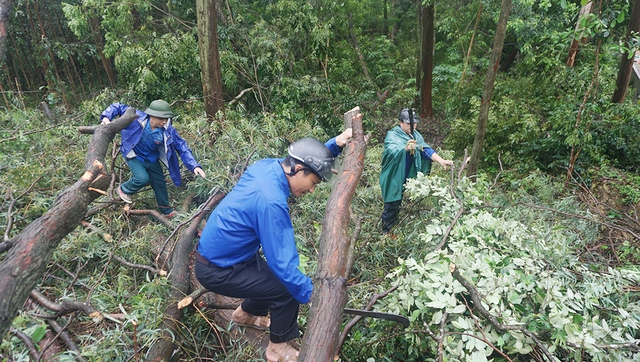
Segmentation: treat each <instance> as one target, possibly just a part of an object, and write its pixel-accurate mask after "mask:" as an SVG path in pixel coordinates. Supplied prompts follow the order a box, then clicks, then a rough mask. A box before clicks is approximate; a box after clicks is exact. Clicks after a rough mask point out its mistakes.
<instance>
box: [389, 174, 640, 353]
mask: <svg viewBox="0 0 640 362" xmlns="http://www.w3.org/2000/svg"><path fill="white" fill-rule="evenodd" d="M461 181H462V182H461V183H459V184H458V185H457V187H456V195H457V197H458V198H460V199H461V201H462V203H463V205H464V207H465V210H466V212H465V214H464V216H462V217H461V218H460V219H459V220H457V221H456V222H455V226H454V228H453V230H452V231H451V234H450V235H449V239H448V241H447V248H446V249H441V250H438V251H432V252H426V253H424V254H422V255H416V254H414V255H412V256H411V257H408V258H402V259H400V260H399V262H400V266H399V267H398V268H397V269H396V270H395V271H394V272H393V273H390V274H389V275H388V277H389V278H390V279H391V280H396V282H394V284H395V285H398V290H397V291H396V292H395V293H394V295H393V296H391V297H390V298H387V299H386V300H385V301H384V302H382V303H381V304H382V305H384V306H385V309H386V310H389V311H391V312H395V313H402V314H406V315H411V320H412V325H413V326H415V327H414V329H415V331H413V332H410V333H407V334H406V335H405V337H404V338H405V339H406V340H407V341H408V342H409V343H410V344H411V347H410V348H409V349H408V351H409V355H410V356H414V357H415V358H417V357H418V356H429V355H432V353H433V352H432V351H435V350H436V345H435V340H434V338H436V337H438V336H440V333H442V332H444V333H445V337H444V345H443V346H444V353H445V359H447V360H451V361H469V360H474V361H487V360H489V358H490V357H489V356H492V354H493V353H494V349H499V350H501V351H502V352H504V353H506V354H507V355H510V356H514V355H524V354H529V353H531V352H532V351H533V350H534V349H536V346H535V344H534V343H533V341H532V340H531V339H530V338H528V337H527V336H526V335H524V334H522V333H520V332H517V331H516V330H502V331H501V330H499V329H496V326H495V325H491V324H490V323H489V322H488V321H487V320H486V319H479V316H480V312H479V310H478V308H477V307H474V306H473V304H472V303H471V302H470V297H469V293H468V291H467V290H466V289H465V287H464V286H463V285H462V284H460V282H458V281H457V280H456V279H455V278H454V277H453V275H452V274H451V271H450V268H454V267H455V268H456V269H457V270H458V272H459V273H460V274H461V275H462V276H463V277H464V278H465V279H466V280H467V281H469V282H470V283H471V284H472V285H473V286H474V287H475V288H476V290H477V291H478V294H479V295H480V296H482V303H483V305H482V307H483V308H485V309H486V310H487V311H489V312H490V313H491V314H492V315H494V316H496V318H497V320H498V322H499V323H501V324H504V325H512V326H518V327H524V328H527V329H528V330H530V331H532V332H534V333H535V334H536V335H537V336H538V338H539V339H540V340H541V341H542V342H543V345H544V346H545V348H547V349H548V350H549V351H550V352H551V353H553V354H554V355H556V356H557V357H558V358H560V359H569V360H581V358H582V357H581V356H582V355H583V354H587V355H589V356H590V360H593V361H609V360H611V359H624V358H634V356H635V354H634V352H631V351H624V350H617V349H609V348H608V347H607V346H609V345H612V344H625V343H629V342H632V341H633V340H634V335H635V330H637V328H638V326H640V309H638V307H637V303H636V301H637V295H635V293H633V292H632V291H631V289H630V288H629V287H630V286H632V285H634V284H635V283H637V282H638V280H640V273H639V272H638V271H637V270H635V269H631V270H624V269H620V270H616V269H611V268H609V269H608V270H604V271H597V272H596V271H594V270H593V269H591V268H590V267H589V265H585V264H584V263H581V262H579V261H578V258H577V255H575V254H574V253H573V252H571V249H569V246H570V245H573V246H575V245H578V244H581V243H585V242H588V241H589V240H590V238H592V237H593V235H595V234H596V233H595V232H594V231H595V230H594V229H595V226H594V225H593V224H591V225H589V224H588V223H585V222H580V223H562V224H558V223H557V222H556V221H555V217H553V215H552V214H549V213H546V212H544V211H542V212H539V211H534V212H532V211H531V210H530V209H529V210H527V209H526V207H517V206H513V205H512V206H511V207H510V208H508V209H504V210H505V211H507V212H501V211H500V210H502V208H496V209H487V208H483V209H482V208H480V206H482V205H483V199H482V198H483V197H486V185H484V184H483V183H479V184H477V185H475V186H473V185H471V184H467V183H465V181H464V180H461ZM407 187H408V190H409V192H410V193H411V195H412V196H413V197H418V196H421V197H431V198H434V199H437V201H436V202H437V203H438V208H439V210H440V212H441V216H440V218H438V219H432V220H430V221H429V222H428V223H426V225H425V228H424V231H423V232H422V233H421V234H420V241H421V242H422V243H424V244H426V245H435V244H437V242H438V241H439V240H440V238H441V237H442V235H443V232H444V229H445V227H446V225H448V224H449V223H451V222H452V220H453V215H454V214H455V212H456V211H457V209H458V206H456V205H457V204H458V202H457V201H456V200H454V199H453V198H452V197H451V195H450V191H449V187H448V181H447V180H446V179H441V178H439V177H426V178H419V179H417V180H415V181H412V182H411V183H410V184H408V185H407ZM554 207H555V208H557V209H558V210H571V211H572V212H575V210H579V207H577V205H576V203H575V201H572V200H571V199H557V200H556V202H555V203H554ZM518 209H519V210H520V211H519V212H517V210H518ZM590 229H591V230H590ZM430 249H431V248H430ZM442 323H443V324H442ZM442 325H443V326H444V329H443V330H440V328H441V327H440V326H442ZM420 326H424V327H426V328H428V329H429V330H430V332H426V333H425V332H424V331H420ZM488 343H491V345H489V344H488ZM491 346H493V347H491ZM538 352H540V351H539V350H538ZM492 357H493V356H492ZM635 358H637V356H635Z"/></svg>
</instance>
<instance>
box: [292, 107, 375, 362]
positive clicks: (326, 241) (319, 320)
mask: <svg viewBox="0 0 640 362" xmlns="http://www.w3.org/2000/svg"><path fill="white" fill-rule="evenodd" d="M352 128H353V138H352V139H351V141H349V143H348V145H347V147H346V150H345V158H344V163H343V165H342V168H341V170H340V171H339V173H338V175H339V178H338V181H337V183H336V185H335V186H334V187H333V190H332V191H331V195H330V196H329V200H328V201H327V209H326V211H325V215H324V220H323V222H322V234H321V235H320V245H321V247H320V256H319V259H318V271H317V273H316V276H315V278H314V286H313V289H314V290H313V294H312V296H311V308H310V311H309V317H308V323H307V330H306V331H305V333H304V337H303V339H302V349H301V350H300V357H299V358H298V361H305V362H309V361H333V358H334V356H335V355H336V353H337V346H338V339H339V335H340V326H341V325H342V311H343V309H344V306H345V305H346V303H347V284H346V281H347V279H346V278H347V270H346V267H347V262H348V257H349V240H350V238H349V236H348V227H349V221H350V219H351V218H350V205H351V200H352V199H353V195H354V193H355V190H356V186H357V185H358V180H360V176H361V175H362V169H363V167H364V156H365V151H366V148H367V144H366V141H365V138H364V133H363V129H362V118H356V119H353V122H352Z"/></svg>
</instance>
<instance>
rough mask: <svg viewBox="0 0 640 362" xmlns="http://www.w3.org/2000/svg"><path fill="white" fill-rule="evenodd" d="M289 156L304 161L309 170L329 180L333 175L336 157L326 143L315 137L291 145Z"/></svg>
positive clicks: (323, 179)
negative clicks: (332, 169) (332, 170)
mask: <svg viewBox="0 0 640 362" xmlns="http://www.w3.org/2000/svg"><path fill="white" fill-rule="evenodd" d="M289 156H291V158H293V159H295V160H298V161H300V162H302V163H303V164H304V165H305V166H306V167H307V168H308V169H309V170H311V171H312V172H313V173H315V174H316V175H318V176H319V177H320V179H322V181H327V180H328V179H330V178H331V176H332V175H333V174H332V172H331V168H332V167H333V162H334V161H335V158H334V157H333V154H332V153H331V151H329V149H328V148H327V146H325V145H324V143H322V142H320V141H318V140H317V139H315V138H303V139H300V140H297V141H295V142H293V143H292V144H290V145H289Z"/></svg>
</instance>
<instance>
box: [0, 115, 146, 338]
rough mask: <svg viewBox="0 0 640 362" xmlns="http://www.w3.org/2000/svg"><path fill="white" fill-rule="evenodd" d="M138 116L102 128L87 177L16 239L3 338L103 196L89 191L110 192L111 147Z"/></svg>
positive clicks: (1, 273)
mask: <svg viewBox="0 0 640 362" xmlns="http://www.w3.org/2000/svg"><path fill="white" fill-rule="evenodd" d="M135 116H136V114H135V110H134V109H133V108H130V109H129V110H127V111H126V112H125V114H124V115H123V116H122V117H120V118H118V119H117V120H116V121H114V122H112V123H110V124H108V125H103V126H98V127H97V128H96V129H95V130H94V134H93V137H92V138H91V141H90V142H89V147H88V151H87V157H86V159H85V170H86V171H85V172H84V174H83V175H82V176H81V177H80V179H78V181H76V183H74V184H73V185H71V186H69V187H67V188H66V189H64V190H62V192H60V194H59V196H58V197H57V198H56V200H55V201H54V203H53V206H52V207H51V208H50V209H49V210H48V211H47V212H46V213H45V214H44V215H42V216H41V217H39V218H38V219H36V220H34V221H33V222H31V223H30V224H29V225H27V227H25V228H24V229H23V230H22V231H21V232H20V233H19V234H18V235H16V236H15V237H14V238H13V240H14V244H13V246H12V247H11V248H10V249H9V250H8V252H7V254H6V256H5V258H4V260H2V262H1V263H0V338H3V337H4V336H5V334H6V333H7V332H8V331H9V327H10V326H11V322H12V321H13V319H14V318H15V317H16V316H17V314H18V311H19V309H20V307H21V306H22V305H23V303H24V301H25V300H26V299H27V298H28V297H29V294H30V293H31V291H32V290H33V289H34V287H35V286H36V284H37V283H38V282H40V278H41V276H42V274H43V273H44V272H45V270H46V267H47V264H48V262H49V260H50V259H51V256H52V255H53V252H54V250H55V248H56V247H57V246H58V244H59V243H60V241H61V240H62V238H64V237H65V236H66V235H67V234H69V233H70V232H71V231H73V230H74V229H75V228H76V226H78V224H79V223H80V221H81V220H82V219H83V218H84V215H85V213H86V211H87V206H88V205H89V203H91V202H92V201H93V200H95V199H96V198H98V197H100V196H101V195H100V193H97V192H94V191H90V190H89V188H94V189H101V190H106V189H107V187H108V180H107V178H106V177H105V174H104V167H103V165H104V155H105V153H106V150H107V147H108V146H109V144H110V143H111V141H112V140H113V137H114V136H115V135H116V134H117V133H118V132H120V131H121V130H122V129H124V128H125V127H126V126H128V125H129V124H130V123H131V122H132V121H133V119H134V118H135Z"/></svg>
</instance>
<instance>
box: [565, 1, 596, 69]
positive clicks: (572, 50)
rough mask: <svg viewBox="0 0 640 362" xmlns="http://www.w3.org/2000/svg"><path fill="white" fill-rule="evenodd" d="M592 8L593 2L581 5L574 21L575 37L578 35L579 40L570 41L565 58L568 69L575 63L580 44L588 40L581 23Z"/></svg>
mask: <svg viewBox="0 0 640 362" xmlns="http://www.w3.org/2000/svg"><path fill="white" fill-rule="evenodd" d="M592 7H593V1H589V2H588V3H586V4H584V5H582V7H581V8H580V14H579V15H578V21H576V35H578V34H579V35H580V39H577V38H573V40H572V41H571V46H570V47H569V56H568V57H567V65H568V66H570V67H573V64H574V63H575V61H576V56H577V55H578V49H579V48H580V44H581V43H582V44H584V43H586V42H587V40H588V38H587V37H586V34H587V32H586V31H585V28H584V26H583V25H582V22H583V20H584V19H585V18H586V17H587V16H589V14H591V9H592Z"/></svg>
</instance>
